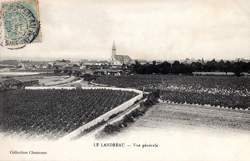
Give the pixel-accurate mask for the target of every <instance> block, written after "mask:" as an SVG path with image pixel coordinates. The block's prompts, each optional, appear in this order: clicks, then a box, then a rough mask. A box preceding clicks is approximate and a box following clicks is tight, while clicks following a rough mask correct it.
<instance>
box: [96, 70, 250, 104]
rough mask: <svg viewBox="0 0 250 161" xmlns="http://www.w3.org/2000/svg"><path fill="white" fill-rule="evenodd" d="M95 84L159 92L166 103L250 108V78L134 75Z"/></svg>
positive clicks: (103, 78) (106, 79)
mask: <svg viewBox="0 0 250 161" xmlns="http://www.w3.org/2000/svg"><path fill="white" fill-rule="evenodd" d="M95 83H100V84H107V85H110V86H117V87H130V88H137V89H140V90H144V91H154V90H157V89H159V90H160V93H161V98H162V99H163V100H165V101H170V102H175V103H189V104H200V105H204V104H210V105H214V106H225V107H231V108H242V109H247V108H248V107H250V101H249V100H250V77H234V76H185V75H131V76H121V77H99V78H97V80H95Z"/></svg>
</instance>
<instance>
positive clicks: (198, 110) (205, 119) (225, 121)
mask: <svg viewBox="0 0 250 161" xmlns="http://www.w3.org/2000/svg"><path fill="white" fill-rule="evenodd" d="M172 125H184V126H186V127H187V128H188V127H190V126H191V127H192V126H201V127H211V128H219V129H221V128H222V129H225V128H229V129H238V130H247V131H250V112H249V111H235V110H230V109H221V108H213V107H207V106H194V105H176V104H167V103H160V104H157V105H155V106H153V107H152V108H151V109H149V111H148V112H147V113H146V114H145V115H144V116H143V117H142V118H140V119H139V120H137V121H136V122H135V125H134V126H136V127H147V128H163V129H166V127H168V126H172Z"/></svg>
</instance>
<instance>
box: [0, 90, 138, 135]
mask: <svg viewBox="0 0 250 161" xmlns="http://www.w3.org/2000/svg"><path fill="white" fill-rule="evenodd" d="M136 95H137V94H136V93H134V92H127V91H119V90H109V89H84V90H82V89H75V90H53V89H46V90H10V91H5V92H0V105H1V106H0V131H1V132H23V133H27V134H28V133H30V134H42V135H43V134H57V135H64V134H66V133H69V132H71V131H73V130H75V129H77V128H78V127H80V126H81V125H83V124H85V123H87V122H89V121H91V120H93V119H95V118H96V117H98V116H100V115H102V114H104V113H106V112H108V111H110V110H111V109H113V108H114V107H116V106H118V105H120V104H122V103H123V102H125V101H127V100H129V99H131V98H133V97H134V96H136Z"/></svg>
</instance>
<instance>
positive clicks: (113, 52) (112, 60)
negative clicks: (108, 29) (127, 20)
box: [111, 41, 116, 64]
mask: <svg viewBox="0 0 250 161" xmlns="http://www.w3.org/2000/svg"><path fill="white" fill-rule="evenodd" d="M115 55H116V47H115V41H113V47H112V56H111V63H112V64H114V63H115Z"/></svg>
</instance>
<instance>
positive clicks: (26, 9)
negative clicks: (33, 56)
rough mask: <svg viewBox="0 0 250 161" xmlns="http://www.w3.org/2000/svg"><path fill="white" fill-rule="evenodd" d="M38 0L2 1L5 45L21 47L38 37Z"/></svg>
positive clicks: (11, 47) (12, 47) (3, 42)
mask: <svg viewBox="0 0 250 161" xmlns="http://www.w3.org/2000/svg"><path fill="white" fill-rule="evenodd" d="M36 2H37V0H24V1H14V2H13V1H10V2H4V3H2V6H1V11H2V15H1V17H2V18H1V19H2V23H1V26H2V34H1V33H0V34H1V35H2V36H1V35H0V36H1V37H2V41H1V42H2V45H3V46H5V47H7V48H9V49H19V48H23V47H24V46H26V45H27V44H30V43H32V42H34V41H35V40H36V39H37V37H38V36H39V33H40V21H39V16H38V11H37V6H36V5H37V4H36ZM37 3H38V2H37ZM1 26H0V27H1Z"/></svg>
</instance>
